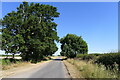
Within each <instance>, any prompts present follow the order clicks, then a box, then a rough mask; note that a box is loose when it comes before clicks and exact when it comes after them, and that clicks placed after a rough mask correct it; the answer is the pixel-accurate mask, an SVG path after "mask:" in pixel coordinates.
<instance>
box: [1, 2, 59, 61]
mask: <svg viewBox="0 0 120 80" xmlns="http://www.w3.org/2000/svg"><path fill="white" fill-rule="evenodd" d="M55 17H59V13H58V12H57V8H56V7H53V6H50V5H44V4H39V3H35V4H34V3H30V4H28V2H23V4H20V6H19V7H17V11H16V12H15V11H12V12H11V13H8V14H7V15H6V16H5V17H3V20H2V26H3V29H2V37H3V38H2V50H5V52H6V53H11V54H13V55H14V54H16V53H21V57H22V59H23V60H25V61H29V60H33V62H37V61H38V60H40V59H42V58H43V56H48V55H52V54H53V53H54V52H56V51H57V47H56V44H55V41H58V36H57V31H56V27H57V24H56V23H54V22H53V20H54V18H55Z"/></svg>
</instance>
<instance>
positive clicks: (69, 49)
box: [60, 34, 88, 58]
mask: <svg viewBox="0 0 120 80" xmlns="http://www.w3.org/2000/svg"><path fill="white" fill-rule="evenodd" d="M60 43H61V44H62V45H61V49H62V51H61V55H62V56H67V57H69V58H73V57H76V54H87V52H88V45H87V43H86V42H85V41H84V40H83V39H82V37H81V36H80V37H79V36H77V35H74V34H67V35H66V36H65V37H63V38H61V39H60Z"/></svg>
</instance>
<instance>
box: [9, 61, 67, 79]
mask: <svg viewBox="0 0 120 80" xmlns="http://www.w3.org/2000/svg"><path fill="white" fill-rule="evenodd" d="M8 78H69V75H68V72H67V69H66V67H65V65H64V63H63V62H62V61H61V60H60V59H54V60H52V61H50V62H48V63H46V64H43V66H42V67H41V66H40V68H37V69H35V70H32V71H27V72H24V73H21V74H16V75H14V76H10V77H8Z"/></svg>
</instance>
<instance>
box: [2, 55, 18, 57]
mask: <svg viewBox="0 0 120 80" xmlns="http://www.w3.org/2000/svg"><path fill="white" fill-rule="evenodd" d="M0 57H12V55H0ZM15 57H20V55H15Z"/></svg>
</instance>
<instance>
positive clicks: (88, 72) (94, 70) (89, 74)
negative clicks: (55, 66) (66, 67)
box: [67, 59, 118, 78]
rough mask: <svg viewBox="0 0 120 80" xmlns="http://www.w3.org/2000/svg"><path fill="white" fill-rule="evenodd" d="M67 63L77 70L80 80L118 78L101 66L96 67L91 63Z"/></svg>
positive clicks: (70, 61) (76, 61) (69, 60)
mask: <svg viewBox="0 0 120 80" xmlns="http://www.w3.org/2000/svg"><path fill="white" fill-rule="evenodd" d="M67 61H68V62H69V63H71V64H72V65H74V66H75V67H76V68H77V69H78V70H79V73H80V76H82V78H117V76H118V75H116V74H115V73H113V72H111V71H109V70H106V68H105V67H104V66H103V65H101V66H98V65H97V64H92V63H91V62H85V61H78V60H74V59H68V60H67Z"/></svg>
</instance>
